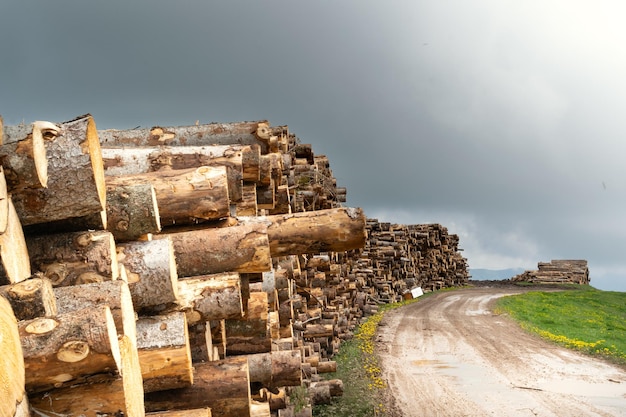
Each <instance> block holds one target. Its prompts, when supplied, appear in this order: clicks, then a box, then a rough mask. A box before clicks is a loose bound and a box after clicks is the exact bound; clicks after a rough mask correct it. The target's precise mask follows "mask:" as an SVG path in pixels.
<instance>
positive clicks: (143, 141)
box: [98, 120, 271, 153]
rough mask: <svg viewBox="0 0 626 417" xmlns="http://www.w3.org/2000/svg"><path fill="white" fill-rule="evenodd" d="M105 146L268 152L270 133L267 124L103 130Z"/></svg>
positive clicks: (265, 122) (101, 133)
mask: <svg viewBox="0 0 626 417" xmlns="http://www.w3.org/2000/svg"><path fill="white" fill-rule="evenodd" d="M98 133H99V136H100V141H101V143H102V145H103V146H104V147H132V146H162V145H167V146H206V145H258V146H260V147H261V151H262V152H264V153H266V152H267V150H268V144H267V142H268V141H269V138H270V136H271V132H270V129H269V124H268V123H267V121H265V120H264V121H256V122H235V123H210V124H202V125H196V126H177V127H160V126H155V127H152V128H150V129H130V130H113V129H110V130H100V131H99V132H98Z"/></svg>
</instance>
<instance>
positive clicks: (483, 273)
mask: <svg viewBox="0 0 626 417" xmlns="http://www.w3.org/2000/svg"><path fill="white" fill-rule="evenodd" d="M524 271H525V269H524V268H508V269H481V268H470V270H469V274H470V276H471V278H470V279H472V280H475V281H494V280H500V279H509V278H512V277H514V276H515V275H518V274H521V273H522V272H524Z"/></svg>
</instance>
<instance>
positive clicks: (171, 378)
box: [137, 312, 193, 392]
mask: <svg viewBox="0 0 626 417" xmlns="http://www.w3.org/2000/svg"><path fill="white" fill-rule="evenodd" d="M137 348H138V350H139V363H140V365H141V376H142V378H143V388H144V391H145V392H153V391H163V390H167V389H173V388H183V387H186V386H189V385H191V384H193V366H192V364H191V351H190V348H189V337H188V334H187V320H186V319H185V314H183V313H177V312H175V313H170V314H167V315H159V316H151V317H143V318H140V319H139V320H138V321H137Z"/></svg>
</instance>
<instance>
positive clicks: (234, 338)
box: [224, 292, 272, 356]
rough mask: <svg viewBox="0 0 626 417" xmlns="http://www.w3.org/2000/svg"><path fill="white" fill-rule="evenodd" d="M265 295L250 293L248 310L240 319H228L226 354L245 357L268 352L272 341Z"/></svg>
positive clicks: (226, 326)
mask: <svg viewBox="0 0 626 417" xmlns="http://www.w3.org/2000/svg"><path fill="white" fill-rule="evenodd" d="M268 316H269V314H268V306H267V294H266V293H264V292H255V293H250V299H249V300H248V309H247V310H246V312H245V314H244V316H243V318H241V319H228V320H226V321H225V322H224V323H225V328H226V354H227V355H229V356H230V355H246V354H251V353H263V352H269V351H270V350H271V349H272V346H271V342H272V339H271V337H270V334H269V329H268Z"/></svg>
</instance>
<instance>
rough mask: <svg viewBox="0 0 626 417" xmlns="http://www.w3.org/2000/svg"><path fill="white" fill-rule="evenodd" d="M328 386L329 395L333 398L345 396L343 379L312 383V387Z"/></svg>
mask: <svg viewBox="0 0 626 417" xmlns="http://www.w3.org/2000/svg"><path fill="white" fill-rule="evenodd" d="M321 386H327V387H328V391H329V394H330V395H331V396H333V397H340V396H342V395H343V381H342V380H341V379H328V380H323V381H317V382H311V385H310V387H321Z"/></svg>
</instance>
